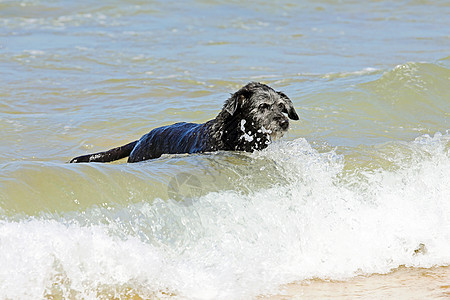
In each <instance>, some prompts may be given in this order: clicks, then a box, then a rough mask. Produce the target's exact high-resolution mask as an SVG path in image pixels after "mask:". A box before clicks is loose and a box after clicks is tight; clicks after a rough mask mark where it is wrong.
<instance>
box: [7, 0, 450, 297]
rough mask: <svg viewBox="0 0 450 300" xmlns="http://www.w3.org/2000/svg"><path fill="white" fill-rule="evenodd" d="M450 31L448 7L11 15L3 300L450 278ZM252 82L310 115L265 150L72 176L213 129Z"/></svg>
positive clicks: (148, 5) (124, 6)
mask: <svg viewBox="0 0 450 300" xmlns="http://www.w3.org/2000/svg"><path fill="white" fill-rule="evenodd" d="M449 15H450V5H449V3H448V1H396V2H388V1H368V2H364V3H360V2H354V1H321V2H314V3H312V2H307V1H297V2H294V1H292V2H291V1H278V2H276V3H272V2H270V1H246V2H242V1H184V2H177V1H106V2H94V1H87V0H86V1H77V2H72V1H49V0H47V1H37V0H32V1H1V2H0V77H1V79H2V80H1V88H0V141H1V143H0V253H2V254H1V255H0V265H1V266H2V268H0V269H1V270H0V298H2V299H3V298H5V299H10V298H12V299H39V298H79V299H94V298H105V299H109V298H112V297H116V298H120V297H122V298H127V297H131V296H133V295H135V296H139V297H141V298H149V297H156V298H158V297H159V298H165V297H168V298H181V299H186V298H187V299H248V298H253V297H255V296H256V295H261V294H270V293H275V292H276V291H277V289H278V288H279V286H280V285H281V284H285V283H290V282H302V281H304V280H306V279H310V278H319V279H325V280H328V279H343V280H346V279H349V278H353V277H354V276H357V275H360V274H364V275H370V274H374V273H388V272H390V271H392V270H393V269H396V268H398V267H399V266H403V265H404V266H410V267H417V268H418V267H424V268H431V267H433V266H448V265H449V263H450V256H449V253H450V243H449V241H450V231H449V228H450V219H449V215H450V202H449V200H450V189H449V184H448V183H449V182H450V171H449V170H450V134H449V132H448V130H449V128H450V125H449V120H450V96H449V93H448V87H449V86H450V56H449V55H450V54H449V52H450V35H449V31H448V28H449V27H450V26H449V25H450V24H449V23H450V19H449V18H448V16H449ZM249 81H261V82H264V83H267V84H268V85H270V86H272V87H273V88H274V89H276V90H282V91H284V92H285V93H286V94H287V95H288V96H289V97H290V98H291V99H292V101H293V103H294V106H295V108H296V110H297V112H298V114H299V116H300V121H298V122H295V121H293V122H291V128H290V130H289V132H288V134H287V135H286V136H285V137H284V138H283V139H281V140H280V141H278V142H276V143H274V144H273V145H271V146H269V147H268V148H267V149H265V150H264V151H260V152H255V153H251V154H250V153H232V152H219V153H208V154H198V155H178V156H163V157H161V158H160V159H157V160H153V161H147V162H143V163H137V164H126V163H125V161H119V162H116V163H112V164H76V165H72V164H67V161H69V160H70V159H71V158H73V157H75V156H78V155H82V154H85V153H92V152H96V151H102V150H106V149H110V148H112V147H116V146H119V145H123V144H125V143H128V142H130V141H133V140H136V139H137V138H139V137H140V136H142V135H143V134H145V133H147V132H148V131H149V130H151V129H152V128H154V127H157V126H162V125H167V124H172V123H174V122H179V121H186V122H205V121H207V120H210V119H212V118H214V117H215V116H216V114H217V113H218V111H219V110H220V108H221V107H222V105H223V102H224V101H225V100H226V99H227V98H228V97H229V93H232V92H234V91H236V90H237V89H238V88H239V87H241V86H242V85H244V84H246V83H247V82H249ZM421 244H423V245H424V247H425V249H426V251H425V250H424V251H419V254H418V253H417V251H416V250H417V249H419V248H420V247H421V246H420V245H421ZM442 293H443V294H444V293H445V289H444V290H443V292H442ZM447 293H448V291H447Z"/></svg>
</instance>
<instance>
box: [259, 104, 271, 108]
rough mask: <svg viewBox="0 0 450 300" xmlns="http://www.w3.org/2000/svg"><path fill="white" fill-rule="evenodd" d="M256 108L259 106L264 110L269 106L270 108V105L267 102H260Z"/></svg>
mask: <svg viewBox="0 0 450 300" xmlns="http://www.w3.org/2000/svg"><path fill="white" fill-rule="evenodd" d="M258 108H259V109H260V110H266V109H269V108H270V105H269V104H267V103H262V104H260V105H259V107H258Z"/></svg>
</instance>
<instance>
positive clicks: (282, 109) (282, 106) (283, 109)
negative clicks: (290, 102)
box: [278, 103, 287, 112]
mask: <svg viewBox="0 0 450 300" xmlns="http://www.w3.org/2000/svg"><path fill="white" fill-rule="evenodd" d="M278 108H279V109H280V110H281V111H282V112H285V111H286V112H287V110H286V106H284V104H283V103H278Z"/></svg>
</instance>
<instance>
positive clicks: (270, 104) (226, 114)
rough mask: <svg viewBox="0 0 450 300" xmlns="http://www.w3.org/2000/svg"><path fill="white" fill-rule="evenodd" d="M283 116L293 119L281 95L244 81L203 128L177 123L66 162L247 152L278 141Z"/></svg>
mask: <svg viewBox="0 0 450 300" xmlns="http://www.w3.org/2000/svg"><path fill="white" fill-rule="evenodd" d="M285 114H287V116H286V115H285ZM288 117H289V118H290V119H292V120H298V115H297V113H296V111H295V109H294V106H293V105H292V102H291V100H290V99H289V98H288V97H287V96H286V95H285V94H284V93H282V92H277V91H275V90H273V89H272V88H271V87H269V86H267V85H265V84H262V83H258V82H250V83H249V84H247V85H245V86H244V87H242V88H241V89H239V90H238V91H237V92H235V93H234V94H232V95H231V97H230V98H229V99H228V100H227V101H226V102H225V104H224V106H223V109H222V110H221V111H220V113H219V114H218V115H217V117H216V118H214V119H212V120H210V121H208V122H206V123H203V124H194V123H185V122H182V123H176V124H173V125H169V126H164V127H159V128H155V129H153V130H152V131H150V132H149V133H147V134H145V135H144V136H142V137H141V138H140V139H139V140H137V141H134V142H131V143H129V144H126V145H124V146H120V147H117V148H114V149H111V150H108V151H105V152H99V153H94V154H87V155H83V156H79V157H76V158H74V159H72V160H71V161H70V162H71V163H81V162H110V161H114V160H118V159H121V158H124V157H127V156H129V158H128V162H139V161H143V160H147V159H153V158H158V157H160V156H161V155H162V154H180V153H198V152H212V151H220V150H229V151H247V152H253V151H254V150H260V149H264V148H266V147H267V145H268V144H270V143H271V141H272V140H274V139H276V138H279V137H281V136H283V134H284V133H285V132H286V131H287V130H288V128H289V119H288Z"/></svg>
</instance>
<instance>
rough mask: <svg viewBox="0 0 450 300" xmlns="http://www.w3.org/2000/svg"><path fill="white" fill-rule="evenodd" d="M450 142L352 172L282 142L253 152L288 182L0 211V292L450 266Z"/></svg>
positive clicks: (156, 289)
mask: <svg viewBox="0 0 450 300" xmlns="http://www.w3.org/2000/svg"><path fill="white" fill-rule="evenodd" d="M449 142H450V136H449V135H448V134H445V135H440V134H436V135H435V136H434V137H430V136H422V137H420V138H417V139H416V140H415V141H413V142H410V143H405V144H407V145H406V146H407V147H409V148H410V149H412V151H410V152H407V154H405V153H406V152H401V151H399V152H398V153H392V158H395V159H393V165H392V166H391V167H388V168H384V169H367V170H363V169H361V170H354V173H352V174H350V175H348V174H347V173H345V157H343V156H340V155H337V154H336V153H335V152H334V151H331V152H326V153H319V152H318V151H316V150H315V149H313V148H312V147H311V146H310V145H309V143H308V142H307V141H306V140H304V139H298V140H295V141H292V142H284V143H275V144H273V145H271V146H270V147H268V148H267V149H265V150H263V151H260V152H257V153H254V154H252V157H253V158H254V159H255V160H256V161H258V160H269V161H273V162H274V163H275V165H276V167H277V170H279V171H280V174H282V176H283V177H284V180H283V181H282V182H280V183H279V184H277V185H274V186H271V187H267V188H263V189H259V190H254V191H253V192H251V193H249V194H243V193H239V192H237V191H220V192H214V193H209V194H207V195H205V196H202V197H199V198H197V199H194V200H193V201H192V202H190V203H183V202H176V201H172V200H169V201H162V200H156V201H154V202H153V203H149V202H146V201H143V202H140V203H137V204H132V205H129V206H127V207H123V208H122V209H120V210H118V211H115V212H114V214H108V212H107V211H106V209H103V208H93V209H92V210H90V211H86V212H85V213H84V214H83V217H84V218H86V219H88V220H91V221H89V222H88V223H87V224H85V225H80V224H79V223H77V222H74V221H73V220H72V221H70V218H68V217H63V218H61V219H53V220H49V219H46V218H45V217H42V218H39V219H28V220H23V221H2V222H1V223H0V253H2V255H1V256H0V265H1V266H2V269H1V271H0V298H14V299H18V298H20V299H27V298H28V299H37V298H41V297H43V295H45V294H46V293H51V292H52V291H53V293H56V292H55V289H56V290H57V291H59V293H60V294H62V295H63V296H70V295H72V296H73V295H75V296H76V297H78V298H84V299H90V298H91V299H94V298H96V297H98V293H99V291H100V294H101V292H102V291H103V293H108V292H112V293H113V294H112V295H114V293H118V294H121V293H122V294H124V293H125V291H126V288H131V289H133V290H135V291H136V292H137V293H138V294H140V295H141V296H143V297H149V296H152V295H155V294H156V295H159V296H160V297H164V295H165V294H162V292H167V293H173V294H175V295H176V296H179V297H180V298H182V299H186V298H187V299H242V298H250V297H253V296H255V295H257V294H261V293H265V292H270V291H273V290H274V289H276V287H277V286H278V285H279V284H282V283H287V282H292V281H296V280H302V279H306V278H312V277H319V278H335V279H345V278H348V277H351V276H354V275H356V274H370V273H386V272H389V271H390V270H392V269H393V268H396V267H398V266H400V265H406V266H417V267H430V266H433V265H448V264H449V263H450V231H449V230H450V219H449V217H448V216H449V215H450V202H449V195H450V186H449V184H448V182H450V153H449V147H448V145H449ZM346 174H347V175H346ZM96 216H97V217H98V216H103V217H102V218H101V220H99V221H98V222H97V223H96V222H92V220H94V219H95V218H96ZM105 216H106V217H105ZM95 223H96V224H95ZM89 224H90V225H89ZM421 244H423V245H424V250H421V251H416V250H418V249H419V248H421ZM55 282H56V285H55ZM58 286H59V287H58ZM158 293H159V294H158Z"/></svg>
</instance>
